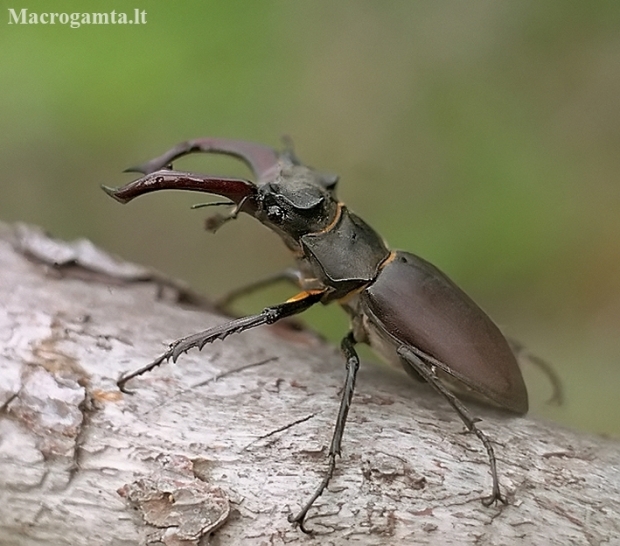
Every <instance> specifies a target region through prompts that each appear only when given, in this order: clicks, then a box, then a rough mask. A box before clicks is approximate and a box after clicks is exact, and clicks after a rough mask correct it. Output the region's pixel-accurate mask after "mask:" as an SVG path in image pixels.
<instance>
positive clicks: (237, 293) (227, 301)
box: [215, 267, 303, 311]
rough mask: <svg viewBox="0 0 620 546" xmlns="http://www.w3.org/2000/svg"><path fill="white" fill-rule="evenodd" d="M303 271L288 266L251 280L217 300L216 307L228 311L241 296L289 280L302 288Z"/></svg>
mask: <svg viewBox="0 0 620 546" xmlns="http://www.w3.org/2000/svg"><path fill="white" fill-rule="evenodd" d="M302 279H303V276H302V273H301V271H299V270H298V269H295V268H294V267H287V268H286V269H284V270H283V271H279V272H278V273H274V274H273V275H269V276H268V277H264V278H262V279H259V280H257V281H254V282H251V283H249V284H246V285H244V286H241V287H239V288H235V289H234V290H231V291H230V292H227V293H226V294H224V295H223V296H222V297H220V298H219V299H218V300H217V301H216V302H215V307H216V308H217V309H219V310H221V311H228V310H229V308H230V306H231V305H232V303H233V302H234V301H236V300H238V299H239V298H242V297H244V296H248V295H250V294H252V293H253V292H257V291H258V290H262V289H263V288H267V287H269V286H272V285H274V284H277V283H279V282H283V281H287V282H290V283H292V284H294V285H295V286H297V287H299V288H302Z"/></svg>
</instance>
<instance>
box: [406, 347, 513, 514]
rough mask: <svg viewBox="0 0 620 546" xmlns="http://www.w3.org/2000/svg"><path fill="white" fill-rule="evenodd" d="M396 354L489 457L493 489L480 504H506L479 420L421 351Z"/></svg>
mask: <svg viewBox="0 0 620 546" xmlns="http://www.w3.org/2000/svg"><path fill="white" fill-rule="evenodd" d="M396 352H397V353H398V356H400V357H401V358H402V359H403V360H405V362H406V363H407V364H409V365H410V366H412V367H413V368H414V369H415V371H416V372H418V373H419V374H420V375H421V376H422V377H423V378H424V379H425V380H426V382H427V383H429V384H430V386H431V387H433V388H434V389H435V390H436V391H437V392H438V393H439V394H441V395H442V396H443V397H444V398H445V399H446V400H447V401H448V403H449V404H450V405H451V406H452V407H453V408H454V410H455V411H456V413H458V416H459V417H460V418H461V420H462V421H463V423H465V426H466V427H467V430H469V431H470V432H473V433H474V434H475V435H476V436H478V438H479V439H480V441H481V442H482V444H483V445H484V447H485V449H486V450H487V454H488V456H489V464H490V466H491V477H492V479H493V489H492V491H491V495H489V496H488V497H485V498H483V499H482V504H484V505H485V506H491V504H493V503H494V502H497V501H499V502H501V503H503V504H507V501H506V498H505V497H504V496H503V495H502V493H501V491H500V487H499V478H498V476H497V461H496V459H495V451H494V450H493V446H492V445H491V441H490V440H489V438H488V436H487V435H486V434H485V433H484V432H482V431H481V430H480V429H479V428H478V427H477V426H476V422H478V421H480V419H478V418H475V417H474V416H473V415H472V414H471V413H470V412H469V410H468V409H467V408H466V407H465V406H464V405H463V404H462V402H461V401H460V400H459V399H458V398H457V397H456V396H455V395H454V394H453V393H452V392H450V391H449V390H448V389H447V388H446V387H445V386H444V385H443V384H442V383H441V381H440V380H439V379H438V378H437V376H436V375H435V374H434V373H433V371H432V370H431V369H430V366H429V364H427V363H426V362H424V360H423V356H424V353H422V351H420V354H418V352H417V351H414V350H412V348H411V347H409V346H407V345H401V346H400V347H399V348H398V349H397V351H396Z"/></svg>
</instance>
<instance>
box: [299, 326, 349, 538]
mask: <svg viewBox="0 0 620 546" xmlns="http://www.w3.org/2000/svg"><path fill="white" fill-rule="evenodd" d="M355 344H356V341H355V337H354V335H353V332H349V333H348V334H347V335H346V336H345V337H344V339H343V340H342V343H341V349H342V352H343V354H344V356H345V358H346V359H347V378H346V380H345V385H344V390H343V391H342V398H341V399H340V408H339V410H338V417H337V418H336V426H335V427H334V434H333V436H332V441H331V444H330V446H329V455H328V466H327V471H326V472H325V475H324V476H323V479H322V480H321V483H320V484H319V486H318V487H317V488H316V490H315V492H314V493H313V494H312V496H311V497H310V499H309V500H308V501H307V502H306V504H304V506H303V508H302V509H301V510H300V511H299V513H298V514H297V515H295V516H294V515H293V514H290V515H289V517H288V520H289V522H291V523H293V524H296V525H299V528H300V529H301V530H302V531H303V532H304V533H306V534H310V531H308V529H306V527H305V526H304V521H305V519H306V515H307V514H308V510H310V508H311V507H312V505H313V504H314V501H316V499H318V498H319V497H320V496H321V495H322V494H323V491H325V489H326V488H327V485H328V484H329V481H330V480H331V478H332V476H333V474H334V470H335V468H336V456H338V457H340V450H341V446H342V436H343V434H344V427H345V425H346V423H347V416H348V414H349V408H350V407H351V400H352V398H353V391H354V390H355V379H356V377H357V371H358V370H359V367H360V359H359V356H358V355H357V352H356V351H355Z"/></svg>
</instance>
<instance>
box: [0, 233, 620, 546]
mask: <svg viewBox="0 0 620 546" xmlns="http://www.w3.org/2000/svg"><path fill="white" fill-rule="evenodd" d="M0 302H1V303H0V325H1V327H0V335H1V336H2V343H1V344H0V352H1V357H0V409H1V412H0V543H1V544H2V545H14V544H16V545H40V544H54V545H59V546H60V545H71V546H80V545H88V546H95V545H99V544H101V545H103V544H105V545H109V544H114V545H117V544H119V545H124V544H127V545H130V544H131V545H133V544H166V545H170V546H171V545H187V546H189V545H194V544H203V545H204V544H214V545H221V546H224V545H243V544H252V545H255V544H266V545H267V544H269V545H279V544H297V543H302V544H308V545H313V544H317V545H318V544H321V545H328V544H344V543H349V542H353V543H357V544H363V545H367V544H368V545H375V544H405V543H409V544H416V545H424V544H433V545H436V544H441V545H452V544H454V545H460V546H462V545H469V544H472V545H473V544H476V545H486V544H488V545H508V546H510V545H513V544H514V545H517V544H518V545H523V544H544V545H548V546H553V545H562V546H566V545H573V544H574V545H581V544H584V545H598V544H620V471H619V469H620V449H619V448H620V445H619V444H618V443H617V442H614V441H611V440H607V439H604V438H600V437H595V436H589V435H584V434H578V433H575V432H572V431H569V430H566V429H563V428H560V427H558V426H556V425H554V424H552V423H545V422H541V421H538V420H536V419H534V418H530V417H520V418H517V417H509V416H507V415H505V414H502V413H500V412H498V411H495V410H493V409H489V408H485V407H482V406H475V407H474V406H471V409H472V410H473V411H474V412H475V414H477V415H478V416H479V417H481V418H482V419H483V420H482V422H481V423H480V425H479V426H480V428H481V429H482V430H484V431H485V432H486V433H487V434H488V436H489V437H490V438H491V440H492V441H493V443H494V446H495V450H496V454H497V458H498V470H499V474H500V481H501V484H502V487H503V491H504V492H505V493H506V494H507V496H508V498H509V501H510V502H509V504H508V505H507V506H494V507H489V508H486V507H485V506H483V505H482V503H481V502H480V499H481V497H483V496H485V495H486V494H488V493H489V492H490V486H491V481H490V475H489V465H488V460H487V456H486V452H485V450H484V448H483V446H482V445H481V443H480V442H479V440H478V439H477V438H476V437H475V436H474V435H471V434H463V433H462V432H463V427H462V424H461V423H460V421H459V420H458V417H457V416H456V414H455V413H454V412H453V411H452V410H451V409H450V407H449V406H448V404H447V403H446V402H444V401H443V400H442V399H440V398H438V396H437V395H436V394H435V393H434V392H433V391H432V390H431V389H429V388H428V387H427V386H425V385H423V384H415V383H414V382H412V381H410V380H408V379H407V378H406V376H405V375H404V373H403V374H400V373H398V371H394V370H391V369H385V368H383V367H380V366H375V365H372V364H365V363H362V369H361V371H360V374H359V377H358V383H357V389H356V393H355V395H354V398H353V405H352V408H351V412H350V414H349V420H348V424H347V428H346V431H345V436H344V442H343V453H342V458H341V459H339V460H338V464H337V469H336V473H335V475H334V478H333V480H332V482H331V484H330V487H329V490H328V491H326V492H325V493H324V494H323V495H322V496H321V497H320V498H319V499H318V501H317V502H316V504H315V506H314V507H313V508H312V509H311V510H310V513H309V518H308V520H307V525H308V527H309V528H310V529H312V530H313V531H314V534H313V535H312V536H307V535H304V534H303V533H301V532H300V530H299V529H295V528H293V527H292V526H291V524H290V523H289V522H288V521H287V515H288V514H289V513H290V512H295V511H297V510H299V508H300V507H301V506H302V504H303V503H304V502H305V501H306V500H307V499H308V497H309V496H310V495H311V494H312V492H313V491H314V489H315V487H316V486H317V485H318V482H319V481H320V479H321V477H322V475H323V474H322V473H323V472H324V470H325V468H326V454H327V447H328V445H329V441H330V439H331V434H332V427H333V423H334V420H335V417H336V413H337V411H338V404H339V400H340V394H341V389H342V386H343V385H342V384H343V381H344V376H345V370H344V361H343V359H342V357H341V355H340V354H339V351H338V350H337V349H336V348H334V347H333V346H330V345H327V344H326V343H324V342H323V341H321V340H320V339H319V338H318V337H317V336H316V335H314V334H312V333H311V332H307V331H295V330H293V329H292V328H289V327H286V326H277V325H276V326H272V327H263V328H258V329H256V330H253V331H250V332H246V333H243V334H240V335H237V336H231V337H230V338H228V339H226V340H225V341H224V342H221V341H218V342H215V343H214V344H212V345H209V346H207V347H205V348H204V350H203V351H202V352H198V351H193V352H190V353H189V354H186V355H182V356H181V358H180V359H179V360H178V362H177V363H176V364H172V363H168V364H164V365H162V366H161V367H160V368H158V369H156V370H155V371H154V372H152V373H149V374H146V375H144V376H142V377H140V378H137V379H135V380H133V381H132V382H131V383H130V384H128V387H129V388H133V389H135V393H134V394H133V395H127V394H123V393H121V392H120V391H119V390H118V388H117V387H116V380H117V378H118V377H119V376H120V374H121V373H122V372H126V371H130V370H133V369H135V368H137V367H140V366H142V365H143V364H145V363H147V362H149V361H150V360H152V359H153V358H154V357H156V356H158V355H159V354H160V353H161V352H163V351H164V350H165V348H166V344H167V343H169V342H170V341H172V340H174V339H177V338H179V337H182V336H184V335H187V334H190V333H193V332H197V331H200V330H204V329H205V328H207V327H209V326H213V325H215V324H218V323H221V322H223V321H225V320H226V317H223V316H221V315H217V314H214V313H213V312H212V311H211V312H210V311H209V310H208V309H206V308H205V307H208V305H205V302H204V300H201V298H199V297H197V296H195V295H194V294H192V293H191V291H189V290H188V289H187V288H185V287H183V286H181V285H179V284H178V283H174V282H172V281H170V280H167V279H165V278H163V277H162V276H161V275H158V274H155V273H153V272H152V271H149V270H148V269H146V268H143V267H140V266H135V265H132V264H127V263H125V262H122V261H120V260H117V259H115V258H112V257H110V256H109V255H107V254H105V253H104V252H102V251H100V250H98V249H96V248H95V247H94V246H92V245H91V244H90V243H88V242H87V241H78V242H76V243H66V242H62V241H57V240H53V239H51V238H48V237H47V236H45V235H44V234H43V233H42V232H40V231H39V230H37V229H36V228H32V227H28V226H6V225H2V226H0ZM343 334H344V332H343Z"/></svg>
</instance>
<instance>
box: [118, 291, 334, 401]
mask: <svg viewBox="0 0 620 546" xmlns="http://www.w3.org/2000/svg"><path fill="white" fill-rule="evenodd" d="M323 294H324V291H318V290H315V291H308V292H302V293H301V294H299V295H297V296H295V297H294V298H291V299H290V300H288V301H286V302H284V303H281V304H279V305H274V306H272V307H266V308H265V309H263V311H262V312H261V313H259V314H258V315H250V316H248V317H243V318H239V319H236V320H231V321H230V322H227V323H225V324H222V325H220V326H215V327H213V328H209V329H208V330H205V331H203V332H198V333H197V334H193V335H191V336H187V337H184V338H181V339H179V340H177V341H175V342H174V343H172V344H171V345H170V348H169V349H168V350H167V351H166V352H165V353H164V354H162V355H161V356H159V357H158V358H156V359H155V360H153V362H151V363H150V364H147V365H146V366H143V367H142V368H140V369H138V370H135V371H134V372H131V373H129V374H126V375H123V376H121V378H120V379H119V380H118V381H117V382H116V384H117V385H118V388H119V389H120V390H121V391H122V392H126V393H129V391H127V390H126V389H125V384H126V383H127V381H129V380H130V379H133V378H134V377H138V376H140V375H142V374H144V373H146V372H148V371H151V370H152V369H154V368H157V366H159V365H160V364H163V363H164V362H166V361H168V360H170V359H172V361H173V362H176V361H177V359H178V358H179V356H181V355H182V354H183V353H186V352H187V351H189V350H190V349H193V348H197V349H198V350H202V348H203V347H204V346H205V345H206V344H207V343H211V342H213V341H215V340H216V339H224V338H226V337H228V336H229V335H231V334H238V333H240V332H245V331H246V330H249V329H251V328H255V327H256V326H260V325H262V324H273V323H274V322H277V321H279V320H280V319H283V318H285V317H290V316H291V315H296V314H297V313H301V312H303V311H305V310H306V309H308V308H309V307H311V306H313V305H314V304H315V303H318V302H319V301H320V300H321V298H322V297H323Z"/></svg>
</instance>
